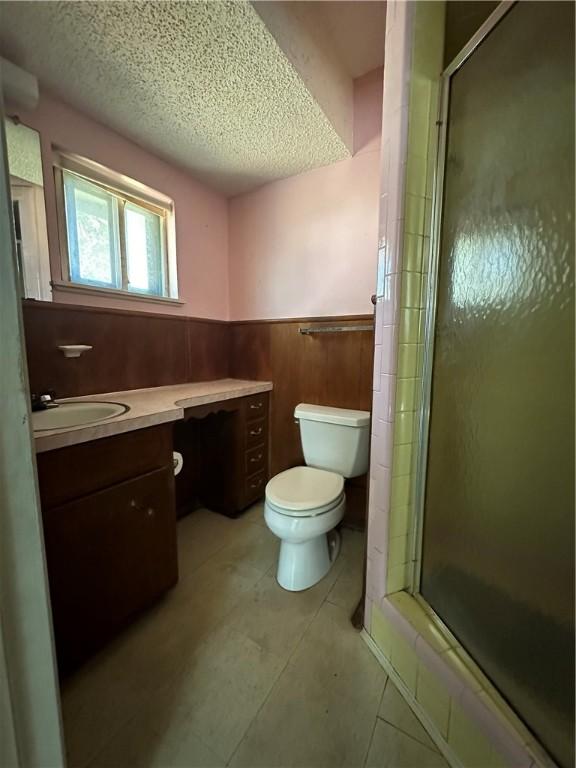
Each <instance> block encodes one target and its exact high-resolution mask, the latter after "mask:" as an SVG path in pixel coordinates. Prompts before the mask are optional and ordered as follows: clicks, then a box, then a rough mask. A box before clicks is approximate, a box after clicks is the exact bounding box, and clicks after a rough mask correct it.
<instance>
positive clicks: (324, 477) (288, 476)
mask: <svg viewBox="0 0 576 768" xmlns="http://www.w3.org/2000/svg"><path fill="white" fill-rule="evenodd" d="M343 490H344V478H343V477H342V475H337V474H336V472H327V471H326V470H325V469H314V468H313V467H293V468H292V469H287V470H286V471H285V472H280V474H279V475H276V477H273V478H272V480H270V482H269V483H268V485H267V486H266V498H267V499H269V500H270V501H271V502H272V504H274V505H275V506H278V507H280V508H282V509H290V510H294V511H299V510H309V509H316V508H317V507H322V506H325V505H326V504H330V502H332V501H335V500H336V499H337V498H338V497H339V496H341V494H342V491H343Z"/></svg>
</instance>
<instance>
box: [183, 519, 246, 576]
mask: <svg viewBox="0 0 576 768" xmlns="http://www.w3.org/2000/svg"><path fill="white" fill-rule="evenodd" d="M243 526H244V522H243V521H242V520H235V519H231V518H229V517H225V516H224V515H217V514H215V513H214V512H210V511H209V510H207V509H196V510H194V512H191V513H190V514H189V515H186V516H185V517H183V518H182V519H181V520H179V521H178V568H179V571H180V579H185V578H187V576H188V575H189V574H191V573H193V572H194V571H195V570H196V569H197V568H198V567H199V566H201V565H202V564H203V563H205V562H206V561H207V560H208V559H209V558H210V557H212V556H213V555H214V554H216V552H218V551H219V550H220V549H222V548H223V547H224V546H226V544H228V543H229V542H231V541H234V537H235V536H236V533H237V531H238V530H239V529H241V528H242V527H243Z"/></svg>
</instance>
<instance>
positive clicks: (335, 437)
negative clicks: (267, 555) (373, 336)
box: [264, 404, 370, 592]
mask: <svg viewBox="0 0 576 768" xmlns="http://www.w3.org/2000/svg"><path fill="white" fill-rule="evenodd" d="M294 416H295V417H296V419H297V420H298V421H299V424H300V435H301V440H302V448H303V450H304V459H305V461H306V464H307V466H302V467H293V468H292V469H287V470H286V471H284V472H280V474H278V475H276V476H275V477H273V478H272V479H271V480H270V481H269V483H268V485H267V486H266V501H265V504H264V519H265V521H266V524H267V525H268V527H269V528H270V530H271V531H272V533H274V534H275V535H276V536H278V538H279V539H280V554H279V557H278V570H277V576H276V578H277V581H278V583H279V584H280V586H281V587H283V588H284V589H287V590H289V591H291V592H298V591H300V590H303V589H308V588H309V587H312V586H313V585H314V584H316V583H318V582H319V581H320V580H321V579H322V578H323V577H324V576H325V575H326V574H327V573H328V571H329V570H330V568H331V567H332V564H333V563H334V562H335V560H336V558H337V557H338V554H339V552H340V535H339V533H338V531H336V530H335V528H336V526H337V525H338V524H339V523H340V522H341V520H342V518H343V517H344V512H345V509H346V497H345V494H344V479H345V478H348V477H356V476H357V475H361V474H364V472H366V471H367V469H368V435H369V424H370V414H369V413H368V412H367V411H351V410H346V409H342V408H331V407H327V406H317V405H308V404H300V405H298V406H297V407H296V410H295V412H294Z"/></svg>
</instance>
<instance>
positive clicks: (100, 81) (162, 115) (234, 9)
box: [0, 0, 370, 194]
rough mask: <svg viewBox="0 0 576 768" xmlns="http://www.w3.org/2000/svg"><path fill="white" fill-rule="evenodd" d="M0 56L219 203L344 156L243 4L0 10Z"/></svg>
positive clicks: (21, 5)
mask: <svg viewBox="0 0 576 768" xmlns="http://www.w3.org/2000/svg"><path fill="white" fill-rule="evenodd" d="M330 5H333V3H330ZM335 5H339V3H336V4H335ZM362 5H370V3H367V4H366V3H362ZM0 50H1V52H2V55H4V56H5V57H6V58H8V59H11V60H12V61H14V63H16V64H18V65H20V66H22V67H24V68H25V69H27V70H29V71H31V72H33V73H34V74H36V75H37V76H38V78H39V80H40V83H41V85H44V86H47V87H48V88H50V90H52V91H54V92H55V93H56V94H58V95H60V96H61V97H62V98H63V99H64V100H65V101H67V102H68V103H70V104H72V105H73V106H76V107H78V108H80V109H81V110H83V111H85V112H86V113H88V114H90V115H92V116H94V117H96V118H97V119H98V120H99V121H100V122H102V123H104V124H106V125H108V126H110V127H112V128H114V129H116V130H117V131H118V132H120V133H122V134H124V135H126V136H128V137H130V138H132V139H134V140H135V141H136V142H138V143H139V144H141V145H142V146H144V147H147V148H149V149H151V150H153V151H155V152H156V153H157V154H160V155H161V156H163V157H166V158H168V159H170V160H172V161H174V162H176V163H177V164H179V165H182V166H184V167H186V168H188V169H190V170H191V171H193V172H194V175H195V176H196V177H197V178H200V179H202V180H204V181H206V182H207V183H209V184H211V185H212V186H214V187H215V188H217V189H219V190H220V191H222V192H224V193H226V194H237V193H239V192H242V191H245V190H247V189H250V188H253V187H255V186H258V185H259V184H262V183H264V182H265V181H268V180H270V179H274V178H282V177H284V176H289V175H292V174H295V173H299V172H301V171H303V170H307V169H310V168H314V167H318V166H321V165H326V164H328V163H331V162H334V161H336V160H340V159H343V158H344V157H347V156H349V151H348V149H347V148H346V146H345V144H344V142H343V141H342V139H341V138H340V136H339V134H338V133H337V131H336V130H335V129H334V127H333V125H332V124H331V122H330V121H329V120H328V118H327V117H326V114H325V113H324V112H323V110H322V109H321V107H320V106H319V104H318V101H317V100H315V99H314V98H313V96H312V95H311V93H310V91H309V90H308V89H307V88H306V86H305V84H304V82H303V80H302V78H301V77H300V76H299V74H298V72H297V71H296V70H295V68H294V67H293V66H292V64H290V62H289V61H288V59H287V57H286V56H285V55H284V54H283V52H282V50H281V49H280V47H279V46H278V44H277V43H276V41H275V40H274V38H273V37H272V35H271V34H270V33H269V32H268V30H267V28H266V26H265V25H264V23H263V22H262V20H261V19H260V17H259V16H258V14H257V13H256V12H255V10H254V9H253V8H252V6H251V5H250V4H249V3H248V2H245V0H234V1H232V2H230V1H228V0H224V1H222V2H171V1H168V2H92V1H91V0H84V2H0Z"/></svg>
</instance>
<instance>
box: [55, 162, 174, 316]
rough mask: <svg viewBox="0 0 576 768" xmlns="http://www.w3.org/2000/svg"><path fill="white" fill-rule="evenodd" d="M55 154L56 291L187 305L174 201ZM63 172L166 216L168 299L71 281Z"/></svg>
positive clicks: (104, 170) (100, 168) (120, 176)
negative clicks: (181, 289) (181, 296)
mask: <svg viewBox="0 0 576 768" xmlns="http://www.w3.org/2000/svg"><path fill="white" fill-rule="evenodd" d="M52 149H53V152H54V162H53V166H54V185H55V191H56V210H57V219H58V236H59V241H60V262H61V270H62V271H61V274H62V280H61V281H58V280H53V281H52V287H53V288H55V289H56V290H70V291H74V292H82V293H90V294H94V295H104V296H109V297H113V296H116V297H117V298H121V299H123V298H127V299H134V300H137V301H147V302H148V301H149V302H161V303H167V302H168V303H171V304H183V303H184V302H182V301H180V300H179V297H178V270H177V259H176V229H175V210H174V201H173V200H172V199H171V198H169V197H168V196H166V195H164V194H162V193H161V192H157V191H156V190H154V189H152V188H151V187H148V186H146V185H145V184H142V183H141V182H139V181H136V180H135V179H131V178H130V177H129V176H124V175H123V174H121V173H117V172H116V171H112V170H110V169H109V168H106V167H105V166H103V165H100V164H99V163H96V162H94V161H93V160H88V159H86V158H83V157H80V156H79V155H74V154H71V153H68V152H63V151H62V150H60V149H59V148H58V147H52ZM62 171H70V172H71V173H75V174H76V175H78V176H81V177H82V178H84V179H86V180H87V181H89V182H90V183H92V184H96V185H97V186H102V187H104V188H105V189H107V190H109V191H110V190H111V191H112V192H117V193H119V194H120V195H122V197H124V198H126V199H127V200H129V201H130V202H133V203H135V204H136V205H139V206H141V207H144V208H148V209H149V210H151V211H152V212H154V213H157V214H163V215H164V216H165V219H164V221H165V243H164V246H165V252H166V253H165V261H166V264H165V268H166V275H165V280H166V288H167V295H165V296H156V295H153V294H150V293H145V292H139V291H127V290H125V289H122V288H105V287H99V286H92V285H89V284H87V283H76V282H74V281H73V280H71V277H70V257H69V253H68V232H67V227H66V206H65V201H64V181H63V176H62Z"/></svg>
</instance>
